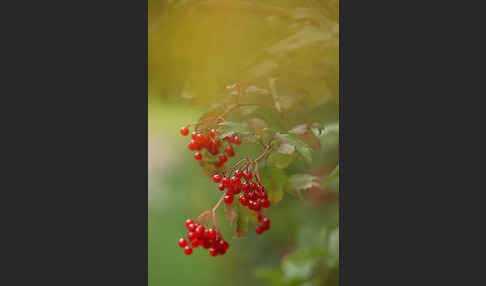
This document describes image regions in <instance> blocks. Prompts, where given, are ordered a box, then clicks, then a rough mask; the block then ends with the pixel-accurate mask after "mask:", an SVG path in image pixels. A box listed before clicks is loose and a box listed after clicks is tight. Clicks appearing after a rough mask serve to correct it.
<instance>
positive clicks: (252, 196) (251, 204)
mask: <svg viewBox="0 0 486 286" xmlns="http://www.w3.org/2000/svg"><path fill="white" fill-rule="evenodd" d="M242 178H243V179H244V180H245V181H246V182H241V179H242ZM252 179H253V174H252V173H251V172H250V171H244V172H242V171H241V170H236V171H235V172H234V174H233V176H232V177H231V178H229V177H222V176H221V175H219V174H216V175H214V176H213V181H214V182H215V183H220V184H219V186H218V190H220V191H224V190H225V189H226V193H225V196H224V198H223V200H224V202H225V203H226V204H228V205H229V204H231V203H233V197H234V196H235V195H237V194H239V193H241V192H243V194H241V195H240V196H239V197H238V201H240V203H241V205H242V206H247V207H248V208H249V209H250V210H253V211H256V212H259V211H260V210H261V209H262V208H269V207H270V201H269V200H268V195H267V193H266V192H265V187H264V186H263V185H261V184H259V183H256V182H253V181H252Z"/></svg>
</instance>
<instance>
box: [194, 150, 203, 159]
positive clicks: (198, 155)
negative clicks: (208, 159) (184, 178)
mask: <svg viewBox="0 0 486 286" xmlns="http://www.w3.org/2000/svg"><path fill="white" fill-rule="evenodd" d="M194 159H196V161H200V160H201V159H202V154H201V153H199V152H197V153H196V154H194Z"/></svg>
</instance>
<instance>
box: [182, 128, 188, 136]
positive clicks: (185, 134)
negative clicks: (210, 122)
mask: <svg viewBox="0 0 486 286" xmlns="http://www.w3.org/2000/svg"><path fill="white" fill-rule="evenodd" d="M180 132H181V135H182V136H187V134H189V129H188V128H187V127H182V128H181V130H180Z"/></svg>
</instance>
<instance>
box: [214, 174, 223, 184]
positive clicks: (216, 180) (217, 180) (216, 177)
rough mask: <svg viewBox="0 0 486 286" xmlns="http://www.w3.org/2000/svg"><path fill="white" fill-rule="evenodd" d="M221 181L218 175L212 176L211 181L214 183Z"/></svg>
mask: <svg viewBox="0 0 486 286" xmlns="http://www.w3.org/2000/svg"><path fill="white" fill-rule="evenodd" d="M222 179H223V177H221V175H220V174H216V175H214V176H213V181H214V182H215V183H219V182H221V180H222Z"/></svg>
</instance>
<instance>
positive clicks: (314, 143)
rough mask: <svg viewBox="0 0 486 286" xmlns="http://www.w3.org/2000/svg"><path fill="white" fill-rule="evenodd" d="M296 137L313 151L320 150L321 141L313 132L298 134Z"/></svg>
mask: <svg viewBox="0 0 486 286" xmlns="http://www.w3.org/2000/svg"><path fill="white" fill-rule="evenodd" d="M297 137H298V138H299V139H300V140H302V141H303V142H305V143H307V144H308V145H309V146H311V147H312V149H314V150H320V149H321V141H320V140H319V139H318V138H317V137H316V135H315V134H314V132H312V131H307V132H306V133H304V134H298V135H297Z"/></svg>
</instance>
